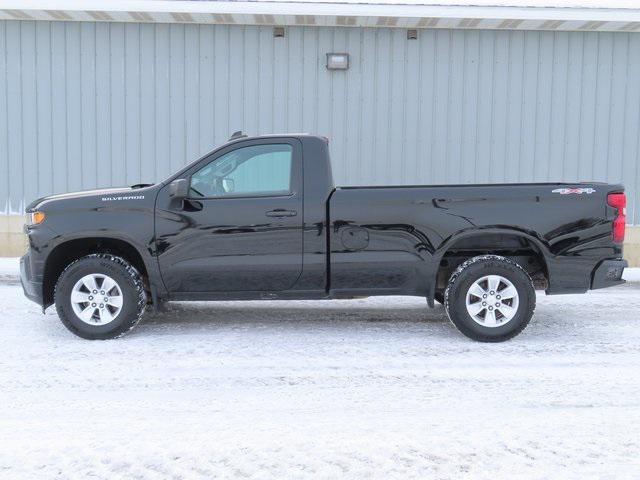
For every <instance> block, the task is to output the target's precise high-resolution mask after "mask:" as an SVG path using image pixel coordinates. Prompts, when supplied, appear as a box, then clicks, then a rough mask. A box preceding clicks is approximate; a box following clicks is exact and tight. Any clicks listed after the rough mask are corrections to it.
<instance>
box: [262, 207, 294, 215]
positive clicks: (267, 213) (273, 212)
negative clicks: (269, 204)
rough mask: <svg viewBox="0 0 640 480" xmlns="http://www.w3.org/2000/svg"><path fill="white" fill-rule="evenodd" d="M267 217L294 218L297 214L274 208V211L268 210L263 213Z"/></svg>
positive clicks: (292, 211)
mask: <svg viewBox="0 0 640 480" xmlns="http://www.w3.org/2000/svg"><path fill="white" fill-rule="evenodd" d="M265 215H266V216H267V217H295V216H296V215H298V212H297V211H295V210H285V209H284V208H276V209H275V210H269V211H268V212H265Z"/></svg>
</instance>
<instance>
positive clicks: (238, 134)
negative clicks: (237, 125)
mask: <svg viewBox="0 0 640 480" xmlns="http://www.w3.org/2000/svg"><path fill="white" fill-rule="evenodd" d="M247 136H248V135H245V134H244V133H242V130H238V131H237V132H233V135H231V137H229V140H227V141H228V142H230V141H231V140H237V139H238V138H245V137H247Z"/></svg>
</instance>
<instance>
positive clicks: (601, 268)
mask: <svg viewBox="0 0 640 480" xmlns="http://www.w3.org/2000/svg"><path fill="white" fill-rule="evenodd" d="M628 265H629V264H628V263H627V261H626V260H622V259H618V260H604V261H602V262H600V264H599V265H598V266H597V267H596V268H595V269H594V270H593V273H592V274H591V290H596V289H598V288H607V287H613V286H615V285H620V284H621V283H625V280H623V279H622V272H624V269H625V268H626V267H627V266H628Z"/></svg>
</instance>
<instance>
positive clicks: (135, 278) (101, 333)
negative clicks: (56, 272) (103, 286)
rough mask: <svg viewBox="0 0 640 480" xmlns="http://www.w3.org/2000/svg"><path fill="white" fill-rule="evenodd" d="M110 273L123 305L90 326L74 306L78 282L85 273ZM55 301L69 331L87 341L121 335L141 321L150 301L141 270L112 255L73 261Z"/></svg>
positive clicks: (63, 274) (98, 254) (61, 275)
mask: <svg viewBox="0 0 640 480" xmlns="http://www.w3.org/2000/svg"><path fill="white" fill-rule="evenodd" d="M91 274H98V275H107V276H109V277H110V278H112V279H113V280H115V282H116V283H117V284H118V287H119V288H120V290H121V292H122V307H121V310H120V311H119V313H118V314H117V316H115V318H114V319H113V320H112V321H111V322H109V323H107V324H105V325H90V324H89V323H86V322H85V321H83V320H81V319H80V318H79V317H78V315H76V313H75V312H74V310H73V307H72V305H71V293H72V290H73V287H74V285H75V284H76V282H78V281H79V280H80V279H81V278H83V277H84V276H85V275H91ZM54 301H55V304H56V310H57V312H58V316H59V317H60V320H61V321H62V323H63V324H64V326H65V327H67V329H69V331H71V332H73V333H75V334H76V335H78V336H79V337H82V338H85V339H87V340H107V339H110V338H117V337H119V336H121V335H123V334H125V333H126V332H128V331H129V330H131V329H132V328H133V327H135V326H136V324H137V323H138V322H139V321H140V319H141V318H142V315H143V314H144V310H145V307H146V304H147V294H146V291H145V288H144V283H143V281H142V277H141V275H140V273H139V272H138V271H137V270H136V269H135V268H134V267H133V266H132V265H131V264H130V263H129V262H127V261H126V260H124V259H123V258H120V257H117V256H115V255H111V254H105V253H97V254H93V255H87V256H86V257H82V258H79V259H78V260H75V261H74V262H72V263H70V264H69V265H68V266H67V268H65V269H64V271H63V272H62V273H61V274H60V277H58V281H57V282H56V286H55V292H54Z"/></svg>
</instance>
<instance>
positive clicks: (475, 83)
mask: <svg viewBox="0 0 640 480" xmlns="http://www.w3.org/2000/svg"><path fill="white" fill-rule="evenodd" d="M329 52H347V53H349V55H350V66H349V69H348V70H346V71H329V70H327V69H326V67H325V61H326V53H329ZM638 52H640V34H637V33H596V32H539V31H538V32H534V31H528V32H519V31H480V30H428V29H427V30H421V31H419V32H418V38H417V40H408V39H407V35H406V31H405V30H403V29H393V28H387V29H376V28H370V29H369V28H349V27H345V28H327V27H291V28H288V29H287V30H286V35H285V37H284V38H274V36H273V29H272V28H271V27H255V26H226V25H183V24H136V23H91V22H82V23H78V22H28V21H24V22H23V21H5V22H0V69H1V71H2V75H0V113H1V114H0V172H1V174H0V199H2V201H4V202H5V207H4V210H5V212H6V213H18V212H20V211H21V210H22V209H23V208H24V204H25V202H28V201H31V200H32V199H34V198H36V197H38V196H41V195H45V194H49V193H53V192H62V191H67V190H75V189H80V188H94V187H102V186H109V185H121V184H132V183H137V182H145V181H155V180H159V179H162V178H164V177H166V176H167V175H169V174H170V173H171V172H172V171H175V170H176V169H178V168H179V167H180V166H182V165H184V164H186V163H188V162H190V161H192V160H194V159H196V158H197V157H198V156H200V155H202V154H203V153H205V152H207V151H208V150H210V149H211V148H213V147H214V146H215V145H217V144H220V143H222V142H224V141H225V140H226V139H227V138H228V137H229V135H230V134H231V133H232V132H234V131H236V130H244V131H245V132H247V133H249V134H262V133H274V132H276V133H277V132H299V131H306V132H310V133H317V134H319V135H325V136H327V137H329V138H330V146H331V152H332V155H333V162H334V173H335V176H336V181H337V183H338V184H360V185H362V184H376V185H381V184H409V183H424V184H435V183H452V182H455V183H472V182H526V181H547V180H548V181H555V180H566V181H577V180H600V181H610V182H624V183H625V185H626V187H627V191H628V193H629V218H630V220H632V221H634V222H635V223H638V222H639V221H640V189H639V188H638V186H639V185H640V169H639V168H638V160H639V144H638V139H639V138H640V137H639V135H638V132H639V131H640V82H638V81H637V79H638V78H640V55H638Z"/></svg>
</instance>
